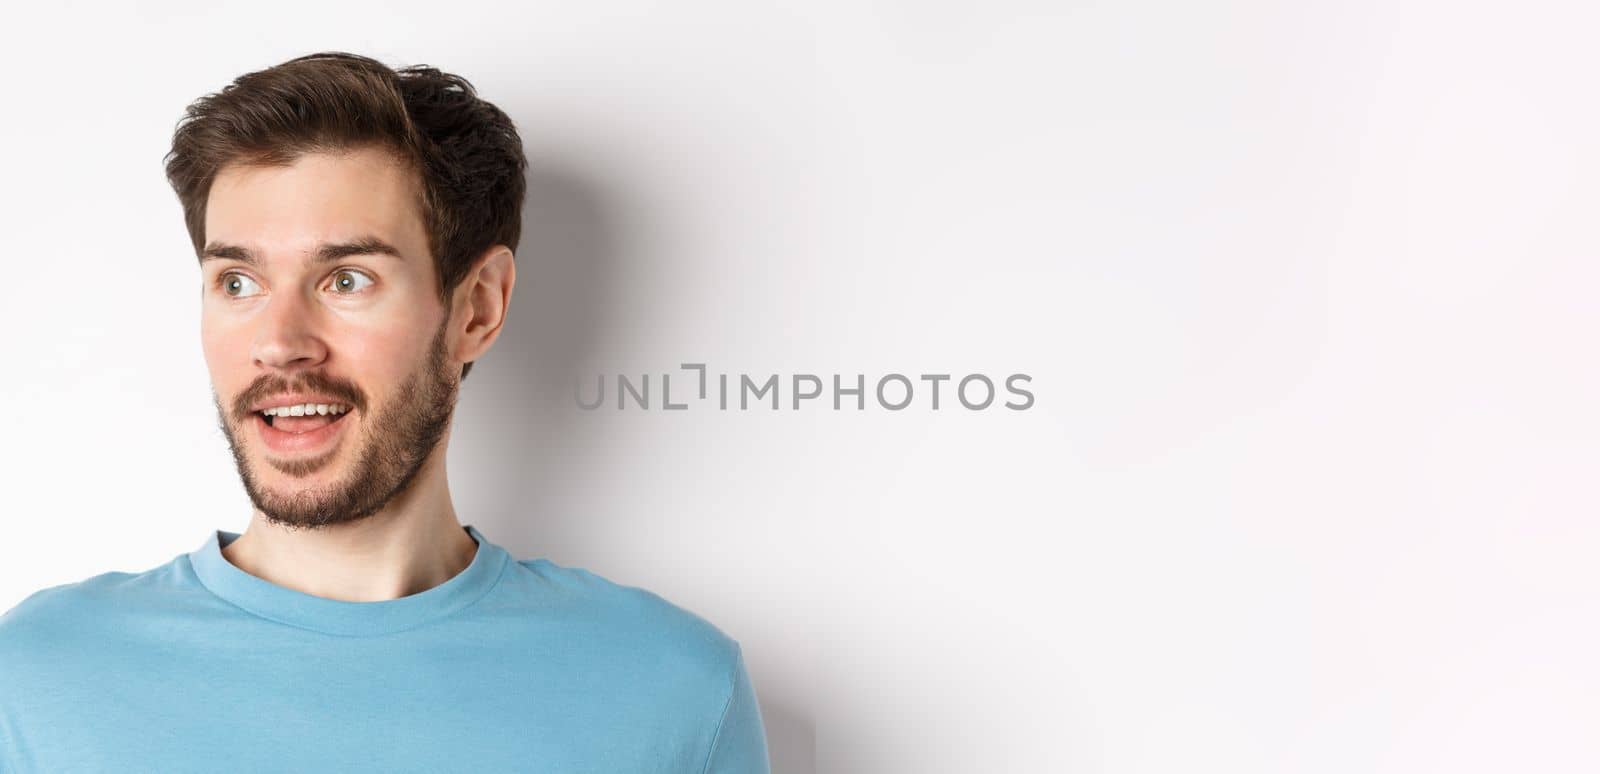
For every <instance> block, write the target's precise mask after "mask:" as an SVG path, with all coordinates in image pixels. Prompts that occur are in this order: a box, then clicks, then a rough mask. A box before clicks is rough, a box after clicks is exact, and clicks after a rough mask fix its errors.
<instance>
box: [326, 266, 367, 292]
mask: <svg viewBox="0 0 1600 774" xmlns="http://www.w3.org/2000/svg"><path fill="white" fill-rule="evenodd" d="M371 284H372V278H371V277H368V276H367V275H365V274H363V273H361V272H359V271H356V270H355V269H340V270H339V271H338V272H335V273H334V275H333V290H334V292H335V293H341V294H346V295H348V294H350V293H356V292H358V291H360V290H361V289H362V288H365V287H367V286H368V285H371Z"/></svg>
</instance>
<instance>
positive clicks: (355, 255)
mask: <svg viewBox="0 0 1600 774" xmlns="http://www.w3.org/2000/svg"><path fill="white" fill-rule="evenodd" d="M413 174H414V173H412V172H410V171H408V170H406V169H405V168H403V167H401V166H399V165H398V164H397V163H396V162H395V161H394V160H393V159H392V158H391V157H390V156H389V155H388V154H387V153H384V152H382V151H379V150H376V149H362V150H356V151H350V152H345V153H338V154H329V153H314V154H308V155H304V156H302V157H301V158H300V159H299V160H298V161H296V162H295V163H294V164H293V165H291V166H288V167H261V166H244V165H230V166H227V167H224V168H223V170H222V171H221V172H219V173H218V175H217V176H216V179H215V181H214V182H213V184H212V187H211V194H210V199H209V200H208V202H207V205H206V225H205V235H206V249H205V253H206V256H205V259H204V260H203V261H202V264H201V275H202V280H203V293H204V301H203V303H202V305H201V308H202V313H201V325H200V327H201V338H202V340H203V346H204V349H205V358H206V365H207V367H208V368H209V369H210V371H211V383H212V388H213V394H214V398H215V400H216V404H217V413H218V418H219V421H220V423H221V426H222V430H223V433H224V434H225V435H226V436H227V439H228V445H229V448H230V449H231V450H232V452H233V457H234V461H235V463H237V465H238V467H239V476H240V478H242V479H243V481H244V486H245V491H246V492H247V493H248V494H249V496H250V499H251V501H252V502H253V503H254V504H255V506H256V508H257V509H258V510H260V511H261V512H262V513H263V514H264V515H265V516H266V517H267V518H268V519H269V520H270V521H272V522H274V523H277V524H280V525H283V526H290V527H307V528H318V527H323V526H327V525H330V524H338V523H344V522H351V521H356V520H358V519H362V518H365V517H367V516H370V515H371V514H373V513H374V512H376V511H377V510H379V509H380V508H382V507H383V506H384V504H386V503H388V502H389V501H390V500H391V499H392V498H394V497H395V496H396V495H398V494H400V493H402V492H403V491H405V489H406V487H407V486H408V485H409V484H410V483H411V481H412V480H413V479H414V477H415V476H416V474H417V472H418V471H419V470H420V469H421V468H422V465H423V463H424V462H426V461H427V459H428V457H429V455H430V453H431V452H432V451H433V450H434V448H435V447H436V446H437V445H438V443H439V440H440V439H441V438H442V437H443V436H444V434H445V432H446V431H447V429H448V427H449V423H450V415H451V412H452V410H453V408H454V406H455V397H456V392H457V389H458V388H459V383H460V372H461V367H460V364H459V363H456V362H454V361H453V360H452V359H451V358H450V354H449V352H448V351H447V339H446V337H445V332H446V330H447V326H446V324H445V323H446V320H447V318H448V313H447V310H446V309H445V307H444V305H442V304H441V303H440V302H439V298H438V294H437V292H436V289H437V287H438V285H437V282H438V281H437V279H436V278H435V274H434V266H433V261H432V258H431V257H430V254H429V252H428V243H427V235H426V233H425V231H424V227H423V224H422V221H421V217H420V213H419V210H418V205H417V201H418V200H417V193H416V190H417V189H416V186H417V185H418V184H417V183H416V181H415V179H414V177H413ZM388 248H393V250H394V252H395V253H397V254H394V255H391V254H388V253H387V252H386V250H387V249H388ZM305 404H322V405H328V406H330V408H329V410H328V413H326V414H323V413H321V410H320V409H318V408H316V407H315V406H313V408H311V409H310V410H309V412H308V413H307V415H304V416H295V415H294V414H299V413H301V412H302V411H303V410H304V409H289V408H287V407H289V406H304V405H305ZM341 407H342V408H343V409H344V410H343V411H342V412H341ZM273 408H281V412H280V413H279V415H277V416H271V417H269V416H267V415H265V414H264V413H263V412H264V410H267V409H273Z"/></svg>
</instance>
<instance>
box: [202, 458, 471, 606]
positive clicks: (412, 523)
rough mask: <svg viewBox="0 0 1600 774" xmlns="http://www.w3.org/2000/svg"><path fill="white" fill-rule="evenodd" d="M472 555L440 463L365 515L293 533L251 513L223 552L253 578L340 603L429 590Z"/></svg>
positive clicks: (380, 598) (391, 597)
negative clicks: (244, 525) (375, 511)
mask: <svg viewBox="0 0 1600 774" xmlns="http://www.w3.org/2000/svg"><path fill="white" fill-rule="evenodd" d="M476 553H477V544H476V543H475V542H473V539H472V536H470V535H468V534H467V533H466V531H465V530H464V529H462V527H461V524H460V522H459V521H457V519H456V514H455V509H454V508H453V507H452V505H451V503H450V492H449V487H448V486H447V485H446V483H445V478H444V469H443V464H442V462H439V463H438V464H437V465H435V464H429V465H428V466H426V467H425V468H424V469H423V470H422V471H420V472H419V473H418V475H417V477H416V478H415V479H413V481H412V485H411V487H409V488H408V490H407V491H406V492H405V493H404V494H402V495H400V496H397V497H396V498H395V499H394V500H393V501H391V502H390V503H389V504H388V505H386V506H385V507H384V508H383V510H380V511H379V512H377V513H375V514H373V515H372V516H369V517H367V518H364V519H361V520H359V521H356V522H351V523H347V524H337V525H333V526H330V527H324V528H321V529H299V530H293V531H291V530H288V529H285V528H283V527H280V526H277V525H273V524H271V523H269V522H267V520H266V517H265V516H264V515H262V513H261V512H260V511H256V512H255V515H254V516H252V517H251V520H250V526H249V527H248V528H246V530H245V532H244V534H243V535H240V536H239V537H238V538H237V539H236V540H234V541H233V542H232V543H229V544H228V545H227V546H226V547H225V548H223V549H222V554H223V556H224V557H225V558H226V559H227V560H228V561H229V562H231V563H232V564H233V565H234V566H236V567H238V568H239V569H241V570H244V571H245V572H247V573H250V574H251V575H254V576H256V577H258V578H261V579H263V580H266V581H269V582H271V583H274V584H277V585H279V586H282V587H284V588H288V589H293V590H295V591H299V592H303V593H306V594H310V595H312V596H317V597H324V598H327V599H337V600H341V601H345V602H378V601H383V600H389V599H398V598H400V597H404V596H410V595H412V594H416V593H419V592H423V591H426V590H428V589H431V588H433V587H434V586H437V585H439V584H441V583H444V582H445V581H447V580H450V579H451V578H453V577H455V576H456V575H457V574H458V573H460V572H461V571H462V570H464V569H466V567H467V565H469V564H471V563H472V559H473V557H474V556H475V555H476Z"/></svg>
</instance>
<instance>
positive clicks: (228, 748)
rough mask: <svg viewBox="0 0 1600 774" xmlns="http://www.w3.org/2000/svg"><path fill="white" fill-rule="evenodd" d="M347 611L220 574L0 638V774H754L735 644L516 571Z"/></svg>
mask: <svg viewBox="0 0 1600 774" xmlns="http://www.w3.org/2000/svg"><path fill="white" fill-rule="evenodd" d="M465 529H466V531H467V533H468V534H470V535H471V536H472V538H473V539H474V540H476V541H477V543H478V550H477V554H476V556H475V557H474V558H473V560H472V564H471V565H470V566H468V567H467V568H466V569H465V570H463V571H461V572H460V573H458V574H457V575H456V576H455V577H453V578H451V579H450V580H448V581H446V582H444V583H442V584H440V585H438V586H435V587H433V588H431V589H428V590H426V591H423V592H420V593H417V594H413V595H411V596H408V597H403V598H400V599H394V600H387V601H383V602H344V601H339V600H333V599H326V598H323V597H316V596H312V595H309V594H304V593H301V592H298V591H293V590H290V589H287V588H284V587H282V586H278V585H275V584H273V583H270V582H268V581H266V580H263V579H261V578H258V577H256V576H254V575H250V574H249V573H246V572H244V571H243V570H240V569H239V568H238V567H235V566H234V565H233V564H232V563H231V562H229V561H228V560H227V559H226V558H225V557H223V555H222V551H221V549H222V546H225V545H227V544H228V543H229V542H231V541H232V540H233V539H234V538H237V537H238V535H237V534H235V533H231V532H224V531H220V530H218V531H215V532H214V533H213V534H212V535H211V536H210V537H209V539H208V540H207V541H206V543H205V544H204V545H202V546H201V547H200V548H199V549H197V550H195V551H193V552H191V553H188V554H183V555H179V556H178V557H176V558H175V559H173V560H172V561H171V562H168V563H167V564H164V565H162V566H160V567H156V568H153V569H151V570H148V571H145V572H141V573H127V572H111V573H105V574H103V575H97V576H95V577H93V578H89V579H88V580H84V581H81V582H78V583H72V584H67V585H63V586H56V587H54V588H49V589H45V590H43V591H39V592H36V593H34V594H33V595H32V596H30V597H28V598H27V599H25V600H24V601H23V602H22V603H20V604H18V605H17V606H16V607H14V608H12V609H11V611H10V612H8V613H6V614H5V616H3V617H0V753H3V754H0V772H4V774H23V773H24V772H26V773H27V774H35V773H39V774H46V773H47V774H74V773H76V772H132V773H140V772H161V773H162V774H178V773H179V772H380V771H381V772H561V773H562V774H569V773H573V772H606V774H617V773H618V772H673V773H676V772H685V773H686V774H687V773H689V772H693V774H706V773H707V772H718V773H719V774H722V773H732V772H738V773H739V774H766V773H767V772H768V762H767V743H766V736H765V733H764V732H763V730H762V725H761V713H760V709H759V708H758V707H757V704H756V696H755V692H754V689H753V688H752V686H751V683H750V677H749V675H748V674H747V672H746V668H745V664H744V660H743V656H742V655H741V652H740V647H739V644H738V643H737V642H736V641H734V640H732V639H730V638H729V637H728V636H726V635H725V634H723V633H722V632H721V631H720V630H718V629H717V628H716V627H715V626H713V625H712V624H710V623H708V622H707V621H705V620H704V619H702V618H700V617H698V616H696V615H695V614H693V613H690V612H688V611H686V610H684V609H682V608H679V607H676V606H674V605H673V604H671V603H669V602H667V601H665V600H663V599H662V598H661V597H659V596H656V595H655V594H652V593H650V592H648V591H645V590H643V589H639V588H635V587H631V586H623V585H618V584H615V583H612V582H610V581H608V580H606V579H604V578H602V577H600V576H598V575H595V574H593V573H590V572H588V571H586V570H583V569H578V568H569V567H563V566H561V565H557V564H554V563H552V562H550V561H549V560H547V559H532V560H523V561H518V560H515V559H512V558H511V556H510V554H508V553H507V552H506V550H505V549H504V548H501V547H500V546H498V545H495V544H494V543H491V542H489V541H488V540H486V539H485V538H484V537H483V535H482V534H481V533H479V532H478V530H477V529H475V528H474V527H471V526H467V527H465Z"/></svg>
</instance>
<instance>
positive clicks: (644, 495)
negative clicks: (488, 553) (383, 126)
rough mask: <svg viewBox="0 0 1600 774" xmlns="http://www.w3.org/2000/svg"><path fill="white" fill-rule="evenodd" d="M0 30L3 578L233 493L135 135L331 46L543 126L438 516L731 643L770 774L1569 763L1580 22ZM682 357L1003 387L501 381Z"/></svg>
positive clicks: (660, 11) (101, 561) (1188, 7)
mask: <svg viewBox="0 0 1600 774" xmlns="http://www.w3.org/2000/svg"><path fill="white" fill-rule="evenodd" d="M6 14H7V15H6V18H5V20H4V22H3V23H0V27H3V29H4V31H3V32H0V44H3V50H4V52H5V54H4V56H5V58H6V74H5V92H4V95H3V96H0V111H3V121H0V142H3V148H4V153H5V173H4V184H3V186H0V205H3V206H0V211H3V213H4V215H3V217H4V228H3V230H0V251H3V255H4V258H5V263H4V274H3V277H4V282H3V283H0V330H3V331H4V334H3V335H4V360H3V362H4V366H3V367H4V369H5V370H4V374H3V376H4V378H3V380H0V399H3V403H4V405H5V406H6V407H7V408H8V414H7V418H6V421H5V423H4V439H5V440H4V444H3V446H0V449H3V454H4V458H3V460H0V462H3V464H0V476H4V480H3V482H0V483H3V489H0V491H3V496H4V501H3V506H0V508H3V512H4V516H3V521H0V608H8V607H10V606H11V605H12V604H14V603H16V602H17V601H20V600H21V599H22V598H23V597H24V596H26V595H27V594H28V593H30V592H31V591H33V590H35V589H38V588H41V587H44V586H48V585H54V584H58V583H66V582H71V581H76V580H80V579H82V578H85V577H88V576H90V575H94V574H97V573H100V572H105V571H108V570H127V571H137V570H143V569H148V568H150V567H153V566H156V565H158V564H161V563H163V562H166V561H168V560H170V559H171V558H172V557H173V556H175V555H176V554H178V553H181V552H185V551H189V550H192V549H193V548H195V547H197V546H198V545H199V544H200V543H201V542H202V541H204V539H205V537H206V535H207V531H208V530H211V529H216V528H223V529H229V530H233V531H239V530H242V529H243V527H244V526H245V524H246V521H247V518H248V513H249V506H248V501H247V500H246V498H245V497H244V494H243V491H242V489H241V487H240V486H239V483H238V478H237V475H236V473H235V471H234V468H233V464H232V461H231V460H230V458H229V457H228V455H227V451H226V445H225V443H224V441H223V438H222V436H221V434H220V432H219V431H218V430H217V429H216V416H215V411H214V409H213V407H212V404H211V398H210V392H209V390H210V386H209V381H208V376H207V373H206V370H205V365H204V362H203V360H202V358H201V352H200V347H199V339H198V320H199V317H198V311H199V306H198V301H199V288H200V282H199V275H198V270H197V269H196V267H195V263H194V258H193V254H192V252H191V250H190V247H189V244H188V242H187V238H186V236H185V234H184V231H183V227H182V218H181V214H180V210H179V207H178V204H177V201H176V199H175V197H174V195H173V194H172V192H171V191H170V189H168V188H167V184H166V181H165V179H164V178H163V176H162V168H161V157H162V155H163V154H164V153H165V152H166V149H167V143H168V141H169V139H170V135H171V131H172V128H173V125H174V123H175V122H176V120H177V119H178V117H179V116H180V115H181V113H182V109H183V107H184V105H186V104H187V103H188V102H189V101H190V100H192V99H194V98H196V97H198V96H200V95H201V94H204V93H207V92H209V91H214V90H216V89H219V88H221V87H222V86H223V85H225V84H226V83H227V82H228V81H229V80H231V79H232V78H233V77H234V76H236V75H238V74H241V73H243V72H246V71H249V70H254V69H259V68H262V67H266V66H269V65H272V64H275V63H277V62H280V61H283V60H284V59H288V58H290V57H293V56H298V55H301V54H305V53H311V52H313V51H318V50H324V49H345V50H351V51H356V52H359V53H365V54H369V55H372V56H375V57H377V58H380V59H382V60H384V61H385V62H387V63H389V64H392V65H404V64H414V63H427V64H433V65H436V66H439V67H441V68H443V69H446V70H449V71H452V72H457V73H460V74H463V75H465V76H466V77H467V78H468V79H470V80H471V81H472V82H473V83H474V84H475V85H476V86H477V87H478V88H479V90H480V92H481V93H482V95H483V96H484V97H486V98H488V99H489V100H491V101H493V102H495V103H497V104H499V105H501V106H502V107H503V108H505V109H506V110H507V112H509V113H510V114H511V115H512V116H513V118H514V119H515V120H516V121H517V122H518V124H519V126H520V128H521V131H522V133H523V137H524V140H525V142H526V145H527V150H528V153H529V156H530V157H531V159H532V161H533V169H532V171H531V173H530V186H531V189H530V195H529V202H528V208H527V210H526V213H527V214H526V216H525V218H526V221H525V222H526V232H525V233H526V236H525V238H524V241H523V243H522V246H521V249H520V250H519V252H518V256H519V257H518V260H519V265H520V267H521V268H520V271H519V284H518V287H517V291H516V296H515V298H514V301H513V307H512V313H511V321H510V323H509V324H508V329H507V331H506V334H505V335H504V337H503V338H502V339H501V340H500V342H499V343H498V344H497V346H496V349H495V350H494V351H493V352H491V353H490V355H489V356H488V357H487V358H486V359H485V360H483V361H481V362H480V364H479V365H478V366H477V367H476V369H475V370H474V372H473V374H472V376H471V377H469V379H468V380H467V383H466V385H465V389H464V394H463V397H462V403H461V405H460V408H459V409H458V415H457V422H456V431H455V436H454V442H453V444H452V447H451V449H450V477H451V483H452V489H453V491H454V492H455V495H456V501H457V508H458V510H459V511H460V513H461V514H462V520H463V521H464V522H466V523H471V524H475V525H477V526H478V527H479V528H480V529H482V530H483V531H484V533H485V534H486V535H488V536H490V537H491V538H492V539H494V540H496V542H500V543H502V544H503V545H506V546H507V547H508V548H510V549H512V550H513V552H514V553H516V554H517V555H518V556H519V557H520V558H530V557H535V556H546V557H549V558H551V559H553V560H555V561H557V562H560V563H563V564H569V565H576V566H582V567H587V568H589V569H591V570H594V571H595V572H598V573H601V574H602V575H605V576H607V577H609V578H611V579H613V580H616V581H618V582H622V583H627V584H630V585H639V586H643V587H645V588H648V589H651V590H653V591H655V592H657V593H659V594H661V595H663V596H665V597H666V598H668V599H669V600H672V601H674V602H675V603H677V604H679V605H681V606H683V607H686V608H688V609H690V610H692V611H695V612H696V613H698V614H700V615H702V616H704V617H706V618H707V619H708V620H711V621H713V622H714V623H715V624H717V625H718V626H719V628H721V629H723V630H724V631H725V632H727V633H728V634H729V635H730V636H732V637H734V638H735V639H737V640H739V641H740V643H741V644H742V645H743V646H744V649H745V653H746V654H747V657H748V660H749V664H750V667H751V670H752V675H753V677H754V681H755V684H756V687H757V691H758V693H759V695H760V699H761V702H762V709H763V712H764V714H765V717H766V723H767V730H768V734H769V741H770V744H771V748H772V755H773V762H774V769H775V771H777V772H779V774H812V773H813V772H828V773H830V774H832V773H838V774H845V773H855V772H861V773H869V772H870V773H873V774H877V773H894V774H938V773H943V772H1117V773H1119V774H1123V773H1132V772H1162V773H1166V772H1190V771H1196V772H1199V771H1203V772H1230V773H1237V772H1289V771H1293V772H1341V773H1342V772H1356V771H1361V772H1465V771H1474V772H1475V771H1485V772H1489V771H1493V772H1503V771H1538V772H1565V771H1572V772H1577V771H1595V770H1597V768H1600V736H1597V735H1596V733H1595V729H1596V728H1597V725H1600V666H1597V659H1596V657H1595V654H1596V653H1597V652H1600V616H1597V613H1600V609H1597V582H1600V564H1597V562H1596V554H1597V549H1600V524H1597V523H1596V518H1595V517H1596V516H1597V514H1600V509H1597V508H1596V505H1597V498H1596V496H1595V480H1596V476H1595V475H1594V474H1595V472H1596V470H1597V468H1600V411H1597V410H1596V407H1595V396H1596V394H1597V390H1600V365H1597V358H1596V352H1595V333H1596V331H1597V330H1600V309H1597V304H1596V292H1597V290H1600V267H1597V264H1596V262H1595V256H1596V248H1597V247H1600V239H1597V229H1596V217H1595V215H1596V207H1597V206H1600V183H1597V180H1600V177H1597V174H1596V173H1597V171H1600V169H1597V166H1600V165H1597V161H1600V156H1597V151H1596V148H1597V145H1596V140H1595V138H1596V137H1597V135H1600V108H1597V105H1600V101H1597V100H1596V98H1595V85H1596V81H1595V74H1596V72H1597V66H1600V55H1597V53H1596V51H1597V49H1596V47H1595V46H1594V41H1593V33H1594V30H1595V29H1596V23H1597V21H1600V19H1596V18H1595V14H1594V13H1593V12H1592V11H1590V10H1589V9H1588V8H1587V7H1585V5H1584V4H1581V3H1577V2H1572V3H1566V4H1561V3H1538V2H1534V3H1516V4H1512V3H1498V4H1491V3H1471V2H1468V3H1461V2H1444V0H1434V1H1433V2H1427V1H1423V0H1402V1H1400V2H1327V3H1270V2H1248V1H1247V0H1222V1H1220V2H1210V3H1182V2H1165V3H1155V2H1124V3H1053V4H1052V3H1042V2H1037V3H1022V2H1004V1H1000V2H988V3H984V4H981V5H980V4H979V3H976V2H969V3H964V4H956V3H928V2H923V3H911V2H905V3H898V4H869V3H838V4H832V5H819V4H817V3H800V2H790V3H771V2H735V1H734V0H728V1H727V2H717V3H710V2H698V3H690V4H683V3H673V4H665V3H663V4H656V3H645V2H640V3H618V2H609V1H602V2H584V3H541V2H528V3H510V2H499V3H492V4H491V3H473V2H460V1H455V2H449V3H440V4H423V3H416V2H409V3H396V2H384V3H364V4H361V3H345V4H332V3H325V2H317V3H295V2H278V3H272V4H263V3H249V4H238V5H235V6H232V7H226V6H222V5H214V4H199V3H195V4H192V5H178V4H168V3H121V4H115V5H113V4H106V5H105V6H103V7H102V6H91V5H86V4H83V3H60V4H55V5H52V6H51V7H50V8H49V9H45V8H43V7H42V6H34V7H30V8H27V9H26V10H22V11H20V12H19V11H15V10H12V11H7V12H6ZM682 362H705V363H707V364H708V365H709V367H710V368H711V370H712V372H713V373H718V372H723V373H730V374H739V373H750V374H755V375H758V376H760V377H762V378H764V377H765V375H767V374H771V373H778V374H780V375H789V374H794V373H818V374H822V375H824V378H827V376H829V375H832V374H835V373H837V374H842V375H844V376H845V377H846V378H853V376H854V374H857V373H862V374H866V375H867V378H868V379H869V380H872V379H875V378H877V377H878V376H881V375H883V374H887V373H904V374H908V375H911V376H912V377H913V378H915V376H916V375H918V374H921V373H953V374H955V375H957V376H958V377H959V376H961V375H965V374H968V373H984V374H988V375H990V376H991V377H995V378H997V379H998V378H1003V376H1005V375H1007V374H1011V373H1018V372H1020V373H1027V374H1030V375H1032V377H1033V381H1032V384H1031V387H1032V389H1033V391H1034V393H1035V396H1036V403H1035V405H1034V407H1033V408H1032V409H1030V410H1027V411H1011V410H1006V409H1001V408H998V407H996V408H992V409H990V410H987V411H968V410H965V409H961V408H960V407H959V406H958V405H955V404H954V403H953V401H951V400H950V399H949V397H948V393H947V394H946V395H945V396H944V399H943V400H942V401H941V406H942V407H941V409H940V410H939V411H932V410H930V409H929V408H928V404H927V403H926V402H924V401H923V400H921V399H919V400H918V401H917V402H916V403H914V404H913V407H912V408H910V409H907V410H905V411H900V412H890V411H885V410H882V409H881V408H878V407H876V406H874V405H871V404H869V406H868V408H867V410H865V411H859V412H858V411H853V410H847V411H839V412H835V411H832V410H831V402H825V401H814V402H813V405H808V406H807V407H805V408H803V409H801V410H799V411H795V410H791V409H787V408H786V409H784V410H782V411H778V412H773V411H771V410H770V409H768V410H763V411H755V410H752V411H748V412H738V411H727V412H718V411H716V410H715V409H714V408H713V407H710V406H699V407H696V408H693V409H691V410H688V411H677V412H667V411H660V410H654V411H648V412H641V411H637V410H633V411H617V410H615V409H612V410H603V411H597V412H593V413H586V412H580V411H578V410H577V409H576V408H575V406H574V404H573V401H572V400H571V396H570V394H568V395H567V396H566V400H560V399H557V398H545V397H540V396H541V395H544V393H542V392H540V391H539V390H536V389H534V385H535V384H537V383H543V382H549V381H551V380H552V378H553V377H558V376H567V375H571V374H580V373H581V374H589V375H594V374H615V373H617V372H625V373H630V374H639V373H646V372H648V373H652V374H660V373H662V372H666V371H672V370H675V369H676V368H677V366H678V364H679V363H682ZM680 378H681V377H680ZM557 381H558V380H557ZM674 387H675V388H679V387H680V385H678V384H675V385H674ZM680 394H682V393H679V392H677V391H676V390H675V396H674V397H675V398H677V397H678V396H679V395H680ZM785 400H787V395H785Z"/></svg>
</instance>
